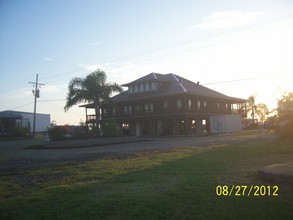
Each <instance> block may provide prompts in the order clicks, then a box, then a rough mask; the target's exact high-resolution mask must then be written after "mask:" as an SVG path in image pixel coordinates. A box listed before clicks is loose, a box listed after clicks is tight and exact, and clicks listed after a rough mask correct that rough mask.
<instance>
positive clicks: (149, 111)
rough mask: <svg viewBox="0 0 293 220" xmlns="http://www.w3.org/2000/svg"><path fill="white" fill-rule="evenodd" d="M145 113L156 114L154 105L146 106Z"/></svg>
mask: <svg viewBox="0 0 293 220" xmlns="http://www.w3.org/2000/svg"><path fill="white" fill-rule="evenodd" d="M144 112H145V113H153V112H154V104H152V103H151V104H145V105H144Z"/></svg>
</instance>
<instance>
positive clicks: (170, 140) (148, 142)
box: [0, 131, 275, 161]
mask: <svg viewBox="0 0 293 220" xmlns="http://www.w3.org/2000/svg"><path fill="white" fill-rule="evenodd" d="M267 138H275V137H274V136H273V135H271V134H268V133H262V132H259V131H244V132H240V133H231V134H227V135H214V136H201V137H195V136H177V137H173V136H172V137H159V138H137V137H114V138H97V139H89V140H79V141H77V140H74V141H73V140H71V141H56V142H55V141H54V142H46V141H45V140H15V141H0V161H7V160H30V159H38V160H44V159H47V160H56V159H61V158H75V157H79V156H82V155H89V154H111V153H133V152H140V151H154V150H158V151H161V150H172V149H174V148H180V147H206V146H211V145H222V144H229V143H241V142H245V141H250V140H252V139H267Z"/></svg>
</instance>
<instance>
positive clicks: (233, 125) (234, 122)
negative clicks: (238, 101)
mask: <svg viewBox="0 0 293 220" xmlns="http://www.w3.org/2000/svg"><path fill="white" fill-rule="evenodd" d="M241 129H242V124H241V117H240V115H227V114H226V115H212V116H210V132H211V133H212V134H223V133H231V132H237V131H241Z"/></svg>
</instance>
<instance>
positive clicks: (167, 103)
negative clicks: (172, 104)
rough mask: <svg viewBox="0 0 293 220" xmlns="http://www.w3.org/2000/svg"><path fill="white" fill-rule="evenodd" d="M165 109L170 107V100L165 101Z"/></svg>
mask: <svg viewBox="0 0 293 220" xmlns="http://www.w3.org/2000/svg"><path fill="white" fill-rule="evenodd" d="M164 109H169V102H168V101H164Z"/></svg>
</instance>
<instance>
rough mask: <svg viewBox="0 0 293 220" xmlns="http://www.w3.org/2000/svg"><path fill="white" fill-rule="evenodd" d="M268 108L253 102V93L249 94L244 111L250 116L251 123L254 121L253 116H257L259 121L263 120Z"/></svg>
mask: <svg viewBox="0 0 293 220" xmlns="http://www.w3.org/2000/svg"><path fill="white" fill-rule="evenodd" d="M268 112H269V111H268V108H267V106H266V105H265V104H263V103H259V104H256V103H255V95H252V96H249V97H248V101H247V103H246V106H245V113H246V115H247V114H248V113H250V116H251V118H252V120H253V123H255V118H256V117H258V118H259V119H260V121H264V120H265V118H266V115H267V114H268Z"/></svg>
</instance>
